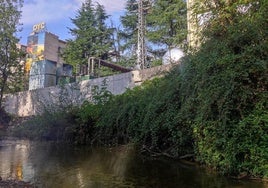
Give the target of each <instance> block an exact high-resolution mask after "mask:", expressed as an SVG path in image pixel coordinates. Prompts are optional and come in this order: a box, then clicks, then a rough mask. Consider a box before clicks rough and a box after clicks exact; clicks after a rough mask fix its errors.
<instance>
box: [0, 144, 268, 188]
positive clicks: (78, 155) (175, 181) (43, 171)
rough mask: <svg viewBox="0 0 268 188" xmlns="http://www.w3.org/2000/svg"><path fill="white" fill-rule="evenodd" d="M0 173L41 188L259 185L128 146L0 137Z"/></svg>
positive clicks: (258, 187)
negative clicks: (74, 144)
mask: <svg viewBox="0 0 268 188" xmlns="http://www.w3.org/2000/svg"><path fill="white" fill-rule="evenodd" d="M0 176H1V177H2V178H3V179H17V180H24V181H30V182H32V183H33V184H35V185H36V186H38V187H47V188H53V187H55V188H60V187H64V188H72V187H75V188H76V187H89V188H102V187H128V188H131V187H144V188H145V187H154V188H157V187H159V188H160V187H161V188H162V187H167V188H168V187H172V188H173V187H185V188H192V187H193V188H195V187H204V188H209V187H216V188H218V187H219V188H221V187H234V188H262V187H265V185H263V184H261V183H258V182H249V181H248V182H246V181H233V180H229V179H227V178H223V177H219V176H217V175H213V174H209V173H206V172H205V171H204V170H201V169H199V168H197V167H195V166H189V165H185V164H182V163H178V162H171V161H165V160H156V159H155V160H153V159H147V158H145V157H142V156H140V155H137V154H136V153H135V152H134V150H133V148H132V147H131V146H124V147H118V148H113V149H104V148H88V147H72V146H66V145H59V144H57V145H55V144H52V143H30V142H29V141H0Z"/></svg>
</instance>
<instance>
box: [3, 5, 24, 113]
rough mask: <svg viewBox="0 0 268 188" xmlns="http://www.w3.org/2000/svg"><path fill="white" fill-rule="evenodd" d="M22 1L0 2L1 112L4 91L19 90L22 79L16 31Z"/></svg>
mask: <svg viewBox="0 0 268 188" xmlns="http://www.w3.org/2000/svg"><path fill="white" fill-rule="evenodd" d="M22 3H23V1H22V0H2V1H1V2H0V112H1V111H2V110H1V108H2V105H3V96H4V93H7V92H12V91H17V86H18V80H21V73H22V65H21V64H20V63H19V61H20V57H21V52H20V50H18V48H17V46H16V44H17V43H18V42H19V39H18V38H17V37H16V32H18V31H19V29H18V26H19V19H20V17H21V12H20V8H21V7H22ZM0 116H1V115H0Z"/></svg>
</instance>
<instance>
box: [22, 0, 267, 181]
mask: <svg viewBox="0 0 268 188" xmlns="http://www.w3.org/2000/svg"><path fill="white" fill-rule="evenodd" d="M260 3H266V2H264V1H260ZM256 6H258V5H256ZM262 6H263V9H265V8H267V6H264V5H262ZM262 12H265V11H264V10H263V11H261V10H260V11H257V12H256V14H254V12H253V13H252V14H251V17H250V18H247V19H246V18H245V19H244V17H243V15H242V16H241V17H239V19H238V18H235V19H233V20H231V21H232V22H229V23H228V24H229V25H227V26H226V25H224V27H221V25H220V24H221V23H222V22H221V21H223V22H224V20H226V19H223V20H220V22H215V23H218V24H215V26H217V27H215V28H214V29H215V30H213V31H211V34H210V35H209V36H210V37H209V36H208V37H207V39H206V42H205V43H204V44H203V45H202V46H201V47H200V50H199V51H198V52H196V53H195V54H192V55H188V56H187V57H186V58H185V59H184V60H183V63H182V65H181V66H179V67H178V68H175V69H174V70H173V71H172V72H171V73H170V74H168V75H167V76H166V77H164V78H161V79H154V80H152V81H148V82H147V83H144V84H143V85H142V86H140V87H136V88H135V89H133V90H129V91H127V92H125V93H124V94H123V95H120V96H113V97H112V96H111V95H110V94H109V93H107V92H106V91H105V89H104V90H100V91H99V92H98V93H97V95H95V98H94V101H95V104H91V103H85V104H84V105H83V106H82V107H81V108H72V109H67V110H66V111H63V112H59V113H56V114H49V113H48V114H47V115H46V116H41V117H39V119H40V120H41V121H38V122H37V123H36V124H38V125H39V126H36V124H35V125H34V124H33V122H32V123H30V124H29V126H25V127H24V128H23V129H24V130H28V132H27V134H25V135H28V136H29V135H33V137H34V135H35V134H34V133H36V135H42V137H45V138H47V137H50V136H51V135H53V137H55V138H58V139H65V140H69V141H71V142H75V143H80V144H99V145H116V144H125V143H129V142H134V143H137V144H139V145H140V146H141V148H143V149H144V150H146V151H149V152H151V153H153V154H154V155H161V154H162V155H168V156H171V157H175V158H176V157H177V158H180V157H185V156H189V155H190V156H191V155H192V154H194V156H195V159H196V160H197V161H198V162H200V163H201V164H204V165H207V166H209V167H211V168H214V169H216V170H218V171H219V172H221V173H223V174H226V175H230V176H238V175H240V174H243V175H244V176H251V177H264V178H267V177H268V152H267V151H268V67H267V66H268V58H267V57H268V43H267V36H268V30H267V28H268V26H267V19H265V18H267V14H266V13H265V14H263V15H261V14H260V13H262ZM227 16H228V15H227ZM224 23H225V22H224ZM233 23H235V24H233ZM211 24H213V22H211ZM232 24H233V25H232ZM44 122H46V123H44ZM41 123H43V125H41ZM33 130H35V131H33ZM18 133H19V134H22V132H21V131H18Z"/></svg>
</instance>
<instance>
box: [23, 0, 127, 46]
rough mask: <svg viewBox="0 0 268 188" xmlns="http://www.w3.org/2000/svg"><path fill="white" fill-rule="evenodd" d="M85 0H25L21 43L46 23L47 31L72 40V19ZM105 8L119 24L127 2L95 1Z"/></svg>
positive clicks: (120, 0)
mask: <svg viewBox="0 0 268 188" xmlns="http://www.w3.org/2000/svg"><path fill="white" fill-rule="evenodd" d="M84 1H85V0H24V5H23V7H22V17H21V23H22V24H23V25H22V29H23V30H22V32H20V33H18V37H20V38H21V43H22V44H26V43H27V37H28V36H29V34H30V33H31V32H32V27H33V25H35V24H38V23H41V22H45V23H46V26H47V30H48V31H49V32H51V33H54V34H56V35H58V36H59V38H60V39H62V40H66V39H69V38H71V35H70V34H69V29H68V27H69V28H73V25H72V23H71V20H70V18H74V17H75V15H76V12H77V10H78V9H79V8H80V7H81V4H82V3H83V2H84ZM93 2H98V3H100V4H101V5H103V6H104V7H105V10H106V12H107V14H108V15H111V17H110V19H111V20H112V21H113V22H114V23H115V24H118V23H119V17H120V15H122V14H123V12H124V8H125V3H126V0H93Z"/></svg>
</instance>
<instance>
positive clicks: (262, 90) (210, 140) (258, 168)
mask: <svg viewBox="0 0 268 188" xmlns="http://www.w3.org/2000/svg"><path fill="white" fill-rule="evenodd" d="M264 4H265V1H259V5H258V6H257V7H256V5H255V4H253V5H252V7H251V8H250V9H249V10H248V12H247V13H243V14H242V15H239V14H238V15H235V16H233V17H228V19H223V18H224V15H225V16H227V15H229V13H230V11H234V9H232V8H234V7H233V6H230V5H228V6H226V5H225V4H222V6H221V7H220V8H219V7H217V8H218V10H217V11H220V12H221V15H220V16H219V17H216V18H215V19H214V18H213V19H212V20H211V23H210V24H213V25H208V28H212V29H211V30H208V31H207V30H205V31H204V33H205V35H206V37H207V38H206V40H205V42H204V43H203V44H202V45H201V47H200V50H199V51H198V52H197V53H196V54H195V55H194V56H191V57H190V58H189V59H188V61H187V62H186V65H185V66H186V71H187V70H189V71H187V72H186V73H185V77H187V79H189V80H188V82H187V84H189V86H188V87H187V89H186V90H185V92H186V94H185V97H186V98H187V95H188V94H191V95H190V96H191V99H190V100H186V103H185V105H186V107H187V109H188V110H192V111H193V112H194V116H193V119H192V121H193V133H194V137H195V144H196V154H197V157H198V160H199V161H200V162H202V163H204V164H206V165H208V166H211V167H213V168H216V169H218V170H219V171H220V172H222V173H225V174H229V175H237V174H239V173H247V174H248V175H253V176H266V177H267V165H266V164H267V161H268V158H267V146H268V145H267V109H268V108H267V95H268V94H267V89H268V88H267V86H268V77H267V75H268V69H267V60H268V59H267V57H268V53H267V52H268V51H267V36H268V35H267V28H268V27H267V22H266V21H265V20H267V15H266V16H264V15H263V12H262V11H264V10H265V9H266V8H264V7H263V5H264ZM255 8H257V10H256V9H255ZM251 9H253V10H251ZM265 11H266V10H265ZM212 12H213V11H212ZM260 15H263V17H262V16H261V17H260ZM226 20H227V22H224V25H223V26H222V27H221V26H220V23H222V22H223V21H226ZM216 23H218V27H216V26H215V25H217V24H216ZM214 24H215V25H214ZM208 52H209V53H208ZM187 74H189V75H187ZM191 76H192V77H191ZM191 92H192V93H191ZM265 101H266V102H265Z"/></svg>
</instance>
